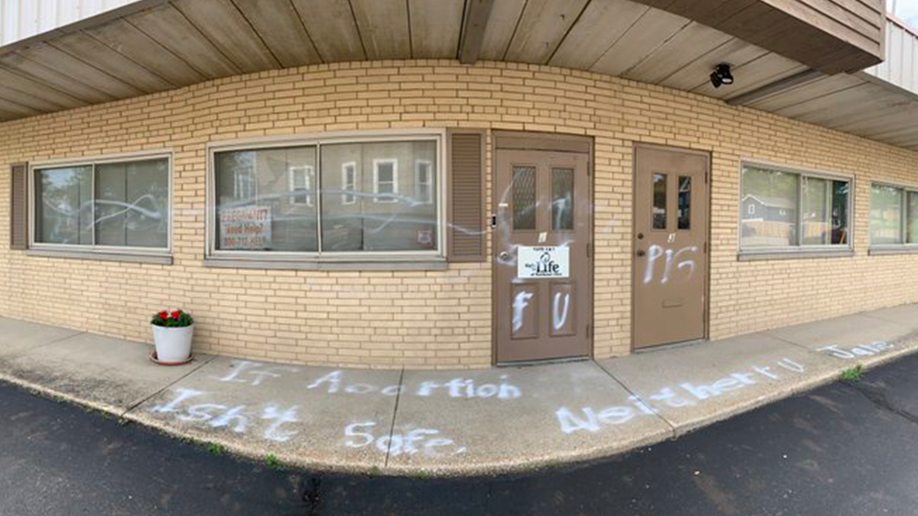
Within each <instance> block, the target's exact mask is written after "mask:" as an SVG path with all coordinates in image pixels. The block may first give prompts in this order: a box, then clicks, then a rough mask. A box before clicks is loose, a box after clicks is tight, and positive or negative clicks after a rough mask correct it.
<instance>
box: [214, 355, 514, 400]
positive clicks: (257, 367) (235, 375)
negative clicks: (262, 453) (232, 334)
mask: <svg viewBox="0 0 918 516" xmlns="http://www.w3.org/2000/svg"><path fill="white" fill-rule="evenodd" d="M233 366H234V367H233V370H232V371H230V372H229V373H227V374H226V375H223V376H211V377H210V378H211V379H212V380H217V381H219V382H224V383H239V384H242V385H247V386H252V387H257V386H260V385H263V384H264V382H266V381H268V380H269V379H277V378H283V377H284V376H285V373H295V374H299V373H302V371H303V369H302V368H298V367H288V366H274V365H270V364H259V363H257V362H250V361H247V360H234V361H233ZM347 374H348V373H347V372H345V371H343V370H340V369H339V370H335V371H330V372H328V373H325V374H323V375H322V376H319V377H318V378H315V377H313V378H304V381H305V382H306V383H305V386H304V389H305V390H307V391H309V390H316V391H321V392H323V393H327V394H354V395H381V396H398V395H400V394H409V395H412V396H423V397H428V396H448V397H450V398H495V399H499V400H514V399H517V398H519V397H521V396H522V391H521V390H520V388H519V387H517V386H516V385H513V384H512V383H511V382H510V379H509V376H508V375H506V374H502V375H499V376H498V377H497V379H496V381H495V382H480V383H476V381H475V380H474V379H472V378H463V377H457V378H452V379H450V380H448V381H431V380H421V381H419V382H418V383H417V384H412V385H383V386H380V385H374V384H370V383H365V382H360V381H356V382H355V381H349V380H348V379H347V377H346V376H347ZM353 374H355V375H357V376H359V373H353Z"/></svg>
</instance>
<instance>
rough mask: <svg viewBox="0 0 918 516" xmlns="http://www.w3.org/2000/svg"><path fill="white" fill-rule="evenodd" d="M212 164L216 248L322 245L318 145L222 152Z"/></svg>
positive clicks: (293, 248)
mask: <svg viewBox="0 0 918 516" xmlns="http://www.w3.org/2000/svg"><path fill="white" fill-rule="evenodd" d="M214 167H215V169H214V177H215V181H216V185H215V186H216V191H217V210H216V214H217V216H216V226H217V228H216V229H217V238H216V248H217V249H223V250H244V251H317V250H318V236H317V235H318V229H317V228H318V224H317V214H316V206H315V202H313V200H314V198H315V191H314V189H313V187H314V185H315V184H316V178H315V168H316V149H315V147H290V148H283V149H259V150H246V151H228V152H218V153H216V154H215V155H214ZM339 170H340V168H339ZM291 186H292V187H291Z"/></svg>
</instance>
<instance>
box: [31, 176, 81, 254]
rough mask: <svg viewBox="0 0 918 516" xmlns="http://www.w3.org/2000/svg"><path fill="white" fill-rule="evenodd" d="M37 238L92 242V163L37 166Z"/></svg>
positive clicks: (48, 242)
mask: <svg viewBox="0 0 918 516" xmlns="http://www.w3.org/2000/svg"><path fill="white" fill-rule="evenodd" d="M35 174H36V176H35V197H36V203H35V241H36V242H40V243H46V244H73V245H92V167H91V166H82V167H61V168H46V169H42V170H37V171H36V173H35Z"/></svg>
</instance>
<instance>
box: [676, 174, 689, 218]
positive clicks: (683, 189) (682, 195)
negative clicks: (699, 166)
mask: <svg viewBox="0 0 918 516" xmlns="http://www.w3.org/2000/svg"><path fill="white" fill-rule="evenodd" d="M678 208H679V221H678V223H677V227H678V229H692V178H691V176H679V206H678Z"/></svg>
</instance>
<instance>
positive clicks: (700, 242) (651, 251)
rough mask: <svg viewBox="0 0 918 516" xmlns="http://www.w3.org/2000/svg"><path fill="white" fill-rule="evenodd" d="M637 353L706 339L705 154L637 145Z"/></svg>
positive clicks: (635, 196) (635, 308)
mask: <svg viewBox="0 0 918 516" xmlns="http://www.w3.org/2000/svg"><path fill="white" fill-rule="evenodd" d="M634 152H635V157H634V168H635V178H634V180H635V183H634V184H635V190H634V247H633V249H634V256H633V260H634V267H633V271H634V281H633V285H634V325H633V327H634V330H633V331H634V348H636V349H637V348H644V347H649V346H657V345H660V344H671V343H676V342H685V341H691V340H699V339H703V338H704V337H705V311H706V308H705V307H706V297H707V295H706V289H707V271H708V252H707V243H708V240H707V239H708V208H707V207H708V184H707V181H708V163H709V159H708V156H707V155H706V154H703V153H700V152H692V151H684V150H679V149H666V148H660V147H651V146H637V147H635V150H634Z"/></svg>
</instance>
